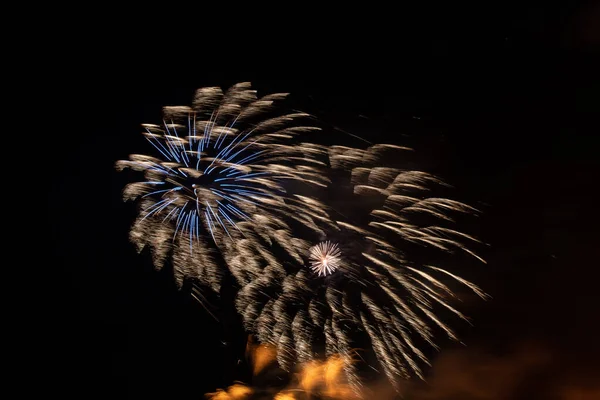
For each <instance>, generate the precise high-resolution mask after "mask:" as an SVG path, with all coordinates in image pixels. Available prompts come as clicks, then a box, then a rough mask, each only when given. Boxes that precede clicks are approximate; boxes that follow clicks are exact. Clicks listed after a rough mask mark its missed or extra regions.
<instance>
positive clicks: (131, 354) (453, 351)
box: [44, 2, 600, 400]
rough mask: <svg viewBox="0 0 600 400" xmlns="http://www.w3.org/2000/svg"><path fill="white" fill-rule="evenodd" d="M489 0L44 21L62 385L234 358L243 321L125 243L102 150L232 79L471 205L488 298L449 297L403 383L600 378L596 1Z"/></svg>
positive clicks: (119, 379)
mask: <svg viewBox="0 0 600 400" xmlns="http://www.w3.org/2000/svg"><path fill="white" fill-rule="evenodd" d="M500 4H501V3H498V4H497V5H495V6H492V5H489V6H486V7H485V8H483V7H479V8H475V9H473V8H467V7H466V6H464V7H462V8H461V7H459V8H451V7H449V6H445V7H443V8H441V9H437V8H436V7H434V6H433V5H431V6H422V7H414V8H404V9H402V8H399V9H398V10H397V11H392V10H387V11H386V10H384V9H377V10H373V9H372V10H364V13H363V10H360V9H356V10H354V11H352V15H351V16H349V15H344V14H343V13H342V12H341V11H340V14H339V15H338V14H318V13H316V12H315V10H310V11H304V12H305V13H306V15H304V13H303V12H298V14H297V13H296V12H295V11H293V10H294V8H291V10H290V11H285V12H284V11H283V9H282V10H280V11H281V14H278V15H279V16H273V17H267V16H266V14H265V15H263V16H262V17H261V18H259V19H252V18H250V17H249V16H247V18H248V19H246V17H244V16H242V15H238V14H236V15H235V16H229V15H228V14H227V11H218V12H217V11H211V12H208V13H205V14H202V15H198V16H197V17H195V16H192V15H189V14H190V13H188V12H186V10H184V9H182V10H180V12H181V16H180V17H178V14H176V13H175V14H173V13H172V11H171V12H170V13H169V15H168V18H167V16H165V18H164V20H162V19H156V18H157V16H155V17H153V18H154V19H153V20H152V21H151V22H150V21H149V20H148V19H147V18H146V17H145V16H144V17H142V16H139V17H135V18H134V17H127V18H129V19H127V20H126V21H123V20H120V19H118V18H116V19H118V21H117V20H115V21H114V22H113V21H112V20H111V19H109V18H107V19H104V20H102V22H100V23H98V22H95V23H93V24H92V23H90V24H91V25H90V24H87V23H86V22H85V21H83V20H82V21H80V22H78V23H76V24H74V25H75V27H74V29H73V30H71V31H70V33H69V34H68V35H67V34H65V35H67V36H65V38H66V37H69V38H71V35H72V36H75V37H76V36H77V32H80V33H81V34H82V35H83V36H84V40H83V41H82V42H81V43H83V44H81V45H77V44H76V43H75V42H71V41H70V40H74V39H70V40H66V39H65V40H64V41H62V45H61V46H59V47H60V49H57V54H63V51H64V55H68V57H66V58H64V60H67V61H65V62H64V68H63V69H62V71H61V73H60V75H56V76H49V77H48V79H50V80H52V81H53V82H52V84H53V85H55V86H56V90H57V92H58V93H59V96H60V105H59V107H58V108H59V110H58V111H57V112H56V116H57V117H58V118H57V119H59V120H60V121H61V123H60V125H61V126H57V127H55V128H52V129H58V130H60V135H48V136H49V137H50V138H52V141H55V142H54V146H57V147H58V148H59V151H58V152H54V153H52V156H51V162H52V163H53V165H54V168H53V171H54V172H53V176H52V185H51V187H50V190H49V191H47V193H48V194H49V198H48V200H47V201H48V203H47V204H48V214H49V225H50V235H49V241H50V247H51V249H50V257H51V259H52V260H51V262H49V264H48V265H53V266H54V267H53V268H54V269H53V273H55V276H54V277H56V278H58V279H57V280H58V282H60V283H59V284H58V285H57V286H55V287H54V290H53V300H52V302H51V307H50V308H51V309H52V310H53V311H52V324H51V325H50V326H51V329H50V331H51V332H52V333H53V335H52V337H53V338H54V337H55V339H53V340H52V344H51V345H49V346H50V347H51V352H52V354H53V357H55V358H56V359H59V360H61V363H60V364H56V365H55V367H54V368H53V370H54V371H56V372H55V373H56V374H57V376H60V378H57V379H56V380H55V382H54V385H56V387H57V389H58V391H59V393H63V394H64V395H65V396H70V395H73V396H74V398H82V399H87V398H96V397H98V398H100V397H102V396H105V398H127V399H154V398H157V399H158V398H161V399H200V398H202V395H203V394H204V393H206V392H209V391H214V390H215V389H216V388H219V387H227V386H228V385H230V384H232V383H233V380H235V379H244V378H245V377H247V371H244V364H243V363H242V364H241V365H239V366H236V363H237V360H238V358H243V352H242V351H243V345H244V343H245V337H244V335H243V333H242V332H241V331H239V329H240V328H239V327H235V326H231V327H224V326H223V324H221V323H219V322H217V321H215V320H214V319H212V317H211V316H210V315H209V314H208V313H207V312H206V311H205V310H204V309H203V308H202V306H200V305H199V304H198V303H196V302H195V301H194V300H193V299H191V297H190V296H189V295H188V294H187V293H185V291H183V292H179V291H178V290H177V288H176V286H175V284H174V282H173V281H172V279H171V277H170V275H169V272H168V271H161V272H156V271H155V270H154V269H153V267H152V265H151V262H150V260H149V258H148V257H145V256H140V255H138V254H137V253H136V252H135V249H134V246H133V245H132V244H131V243H130V242H129V240H128V230H129V227H130V224H131V223H132V221H133V219H134V217H135V208H134V207H133V205H132V204H125V203H123V202H122V201H121V190H122V188H123V186H124V184H125V183H127V180H126V177H125V176H121V175H120V174H118V173H117V172H116V171H115V170H114V163H115V161H117V160H119V159H123V158H126V157H127V156H128V155H129V154H130V153H138V152H143V151H146V150H147V146H146V143H145V141H144V140H143V137H142V135H141V134H140V133H141V127H140V124H141V123H155V122H156V121H159V120H160V118H161V107H162V106H164V105H186V104H189V103H190V101H191V99H192V96H193V93H194V90H195V89H196V88H198V87H202V86H221V87H223V88H226V87H228V86H230V85H231V84H234V83H237V82H240V81H251V82H252V83H253V85H254V87H255V88H256V89H257V90H258V91H259V93H262V94H267V93H272V92H281V91H283V92H290V93H291V95H292V97H291V101H292V102H293V104H295V105H297V106H298V108H301V109H303V110H306V111H308V112H311V113H314V114H315V115H317V116H318V117H319V118H322V119H324V120H325V121H327V122H328V123H329V124H331V125H333V126H336V127H338V128H340V129H343V130H346V131H348V132H352V133H355V134H358V135H361V136H363V137H365V138H366V139H368V140H371V141H379V142H381V141H386V142H390V143H394V144H400V145H406V144H408V145H410V146H413V147H414V148H415V149H416V150H417V152H418V153H419V154H421V155H422V157H423V163H424V165H425V166H426V167H427V168H429V170H430V171H433V172H435V173H436V174H438V175H440V176H442V177H443V178H444V179H445V180H446V181H448V182H449V183H451V184H453V186H455V188H456V189H457V192H458V193H461V195H462V196H463V199H464V200H466V201H467V202H468V203H469V204H472V205H474V206H476V207H478V208H480V209H482V210H483V215H482V216H481V217H479V218H478V220H477V224H475V226H472V227H470V229H471V231H473V230H474V231H475V233H476V234H477V236H478V237H480V238H481V239H482V240H483V241H484V242H486V243H488V244H489V246H488V247H487V248H486V249H485V250H484V252H483V256H484V257H485V258H486V260H487V261H488V264H487V265H485V266H481V267H480V268H479V269H478V270H477V271H472V279H473V280H474V281H475V282H476V283H478V284H479V285H480V286H481V287H482V288H483V289H485V290H486V291H487V292H488V293H489V294H490V295H491V296H492V299H491V300H490V301H487V302H483V301H481V302H472V303H471V302H467V303H466V304H465V305H464V306H465V308H463V309H462V310H464V311H465V312H466V313H467V314H468V315H469V316H470V317H471V318H472V321H473V326H468V325H467V326H463V325H459V326H457V331H458V333H459V334H460V337H461V339H462V341H463V342H464V343H465V345H461V344H457V343H452V342H450V341H445V340H444V339H443V338H440V341H439V344H440V345H441V348H442V351H441V352H440V353H439V355H437V356H435V357H434V359H433V367H432V368H431V369H430V370H429V371H428V383H427V384H409V385H408V388H407V393H406V398H407V399H410V400H412V399H415V400H421V399H432V400H433V399H448V400H450V399H461V400H471V399H477V400H479V399H486V400H496V399H503V400H508V399H557V400H558V399H560V400H563V399H564V400H566V399H568V400H571V399H578V400H579V399H581V400H587V399H592V398H596V399H597V398H600V384H599V383H598V382H600V367H599V365H600V362H598V360H599V357H600V345H599V344H598V337H600V322H599V321H600V318H599V317H598V316H599V315H600V312H599V311H598V308H599V307H600V290H599V285H598V281H599V279H600V268H599V267H600V264H599V263H598V254H599V253H598V246H599V245H600V240H599V239H600V238H599V236H600V235H599V234H598V226H599V225H598V223H597V221H598V218H597V217H598V209H597V207H598V204H600V202H599V201H598V200H599V197H598V185H599V183H600V174H599V172H600V162H599V159H600V157H599V156H598V148H599V147H598V144H599V140H598V134H599V133H600V130H599V128H600V124H599V121H600V119H599V117H600V113H599V110H600V104H599V103H600V101H599V99H600V86H599V85H598V83H599V78H598V76H600V74H599V73H598V71H600V64H599V63H598V52H597V49H598V47H600V42H599V36H600V35H599V30H598V27H599V26H600V13H599V8H598V7H595V8H594V7H592V6H591V5H585V4H577V3H575V2H573V4H570V5H565V6H550V5H547V6H544V7H534V6H527V7H525V6H522V5H515V4H511V3H505V4H504V3H502V5H500ZM232 7H233V6H232ZM294 7H298V8H300V6H299V5H297V4H296V5H294ZM357 7H358V6H357ZM390 7H391V6H390ZM155 11H157V10H155ZM230 12H231V11H230ZM241 14H243V13H241ZM296 14H297V15H296ZM317 14H318V15H319V16H318V17H316V16H315V15H317ZM217 15H219V18H217V17H216V16H217ZM309 15H310V16H309ZM123 18H126V17H123ZM178 18H181V20H178ZM288 18H290V19H291V18H293V19H294V22H291V21H290V22H289V23H286V21H287V19H288ZM97 30H99V31H101V32H102V33H101V34H97V35H92V34H91V33H92V32H96V31H97ZM280 41H281V42H280ZM44 101H48V99H44ZM57 101H58V100H57ZM56 141H59V142H61V143H60V144H57V143H56ZM54 300H56V301H54ZM220 307H225V308H226V307H227V306H226V305H223V306H220V305H219V304H215V305H214V306H213V309H212V311H213V312H216V313H219V312H220V311H222V310H221V308H220ZM578 396H579V397H578ZM586 396H588V397H586ZM594 396H597V397H594Z"/></svg>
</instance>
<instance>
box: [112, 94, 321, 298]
mask: <svg viewBox="0 0 600 400" xmlns="http://www.w3.org/2000/svg"><path fill="white" fill-rule="evenodd" d="M285 96H286V94H271V95H267V96H264V97H262V98H257V96H256V92H255V91H254V90H252V89H251V87H250V84H248V83H241V84H237V85H235V86H233V87H231V88H230V89H229V90H228V91H227V92H225V93H223V91H221V89H220V88H215V87H209V88H202V89H199V90H198V91H197V92H196V95H195V98H194V102H193V105H192V106H191V107H188V106H170V107H164V112H163V114H164V117H163V120H162V123H161V124H158V125H157V124H144V125H143V128H144V132H143V135H144V137H145V138H146V140H147V141H148V143H149V144H150V145H151V146H152V150H153V153H154V154H155V156H148V155H140V154H133V155H131V156H130V159H129V160H121V161H118V162H117V164H116V166H117V169H119V170H122V169H124V168H131V169H133V170H136V171H140V172H142V173H143V174H144V178H145V179H144V180H143V181H141V182H136V183H131V184H129V185H128V186H127V187H126V188H125V190H124V197H125V199H127V200H130V199H136V200H137V201H138V204H139V210H140V214H139V217H138V219H137V220H136V222H135V223H134V225H133V227H132V229H131V233H130V237H131V240H132V241H133V242H134V243H135V244H136V245H137V247H138V250H140V251H141V250H142V249H143V248H144V247H146V246H148V247H150V248H151V250H152V254H153V258H154V263H155V265H156V266H157V267H159V268H160V267H161V266H162V265H163V264H164V263H165V261H166V259H167V258H168V257H169V255H171V261H172V262H173V265H174V270H175V276H176V278H177V281H178V283H179V284H181V283H182V280H183V279H184V278H186V277H190V278H197V279H199V280H200V281H203V282H205V283H208V284H209V285H210V286H211V287H212V288H213V289H217V288H218V286H219V283H220V277H221V276H222V271H221V269H220V268H219V267H218V265H217V262H216V261H215V257H217V255H218V254H219V253H223V252H225V251H227V249H229V248H231V243H227V242H228V241H231V240H234V239H235V240H248V238H251V237H253V236H255V235H259V236H260V237H262V238H266V239H267V240H269V238H270V237H274V239H275V240H277V241H280V242H282V245H284V246H289V244H288V243H283V241H285V240H287V239H288V238H291V237H292V235H291V232H290V230H289V227H288V225H287V223H286V222H285V220H289V219H290V217H289V216H292V218H291V219H295V220H297V221H299V222H300V223H301V224H303V225H304V226H306V227H313V228H316V224H315V222H314V217H316V218H320V219H323V218H326V217H325V216H324V215H323V213H322V212H321V210H320V209H319V207H318V204H316V203H315V202H312V201H310V199H309V198H308V197H305V196H294V194H295V192H294V189H295V188H296V187H298V186H299V185H304V186H325V185H326V184H327V180H326V179H325V178H324V175H323V174H322V173H319V169H320V168H321V167H322V166H324V165H325V164H324V162H323V161H319V158H326V150H325V149H324V148H322V147H321V146H318V145H313V144H309V143H303V142H301V141H300V138H301V137H302V136H303V135H305V134H310V133H312V132H315V131H317V130H319V129H318V128H316V127H314V126H308V125H304V124H302V123H300V121H301V120H302V119H307V117H308V115H307V114H303V113H288V114H276V115H272V114H273V113H272V111H273V105H274V102H276V101H278V100H281V99H283V98H284V97H285ZM230 258H231V257H230Z"/></svg>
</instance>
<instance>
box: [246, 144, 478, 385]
mask: <svg viewBox="0 0 600 400" xmlns="http://www.w3.org/2000/svg"><path fill="white" fill-rule="evenodd" d="M409 150H410V149H406V148H402V147H398V146H393V145H374V146H371V147H369V148H367V149H364V150H363V149H353V148H348V147H340V146H334V147H331V148H330V149H329V163H330V172H331V175H332V184H331V186H330V188H331V191H330V192H329V193H328V199H329V200H330V201H329V204H332V206H331V207H332V208H335V212H336V215H337V216H338V218H335V227H334V228H328V229H323V230H322V231H320V234H318V235H313V237H312V239H311V238H310V237H311V235H310V234H312V233H314V232H310V234H307V235H305V236H304V239H306V240H299V239H296V240H292V241H290V243H291V244H292V245H293V246H295V250H296V251H297V252H298V253H301V252H302V251H305V249H309V250H308V253H307V254H309V262H310V263H311V264H312V267H311V268H312V271H310V270H308V269H307V268H306V264H307V262H306V261H305V260H295V259H294V258H291V257H288V255H289V254H293V252H292V251H289V250H288V251H286V252H285V253H281V254H278V256H277V257H276V258H275V259H274V260H268V259H266V258H263V256H262V255H261V254H260V253H259V252H251V253H252V254H253V260H254V262H255V263H256V264H257V265H260V266H261V267H259V268H257V273H256V274H254V273H250V274H247V275H246V277H245V279H246V280H245V281H244V282H243V285H242V288H241V290H240V292H239V294H238V298H237V306H238V310H239V312H240V313H241V314H242V316H243V317H244V322H245V324H246V327H247V328H248V329H249V330H250V331H253V332H256V334H257V337H258V338H259V340H260V341H261V342H263V343H270V344H273V345H274V346H276V347H277V349H278V351H277V357H278V362H279V364H280V365H281V366H282V367H283V368H284V369H286V370H290V369H291V368H292V367H293V365H295V364H296V363H298V362H308V361H310V360H313V359H318V358H321V357H329V356H332V355H334V354H340V355H342V356H343V359H346V360H350V359H351V356H350V355H352V354H354V352H355V350H356V348H362V349H365V351H366V353H367V354H365V356H364V359H365V360H367V362H368V363H369V364H372V365H373V366H374V367H375V368H377V369H378V370H379V371H381V372H382V373H384V374H385V375H386V376H387V377H388V379H389V381H390V382H391V383H392V384H393V385H394V386H395V387H396V388H399V382H400V379H403V378H409V377H411V376H413V375H416V376H418V377H423V374H422V369H421V368H422V365H423V364H427V363H428V361H427V357H426V355H425V353H424V352H423V350H422V349H421V343H420V342H422V343H423V344H425V343H428V344H429V345H431V346H433V347H435V348H437V347H436V344H435V340H434V339H435V335H436V333H437V332H444V333H445V334H446V335H448V336H449V337H450V338H452V339H455V340H457V339H458V338H457V337H456V335H455V334H454V332H453V330H452V329H451V327H450V326H449V325H448V324H447V323H446V322H445V321H444V318H442V317H441V315H443V314H444V313H449V314H453V315H455V316H458V317H459V318H462V319H466V317H465V316H464V315H463V314H462V313H461V312H460V311H459V310H458V309H456V308H455V307H454V305H453V304H452V303H453V299H455V297H456V294H455V291H456V289H457V286H456V285H455V283H458V285H463V286H464V287H466V288H467V289H469V290H471V291H474V292H475V293H476V294H477V295H479V296H481V297H485V296H486V295H485V294H484V293H483V292H482V291H481V290H480V289H479V288H478V287H477V286H475V285H474V284H472V283H471V282H469V281H467V280H465V279H463V278H461V277H459V276H457V275H456V274H454V273H452V272H450V271H449V270H448V269H446V268H444V266H443V265H444V263H445V262H446V261H447V260H448V259H449V256H450V255H454V257H450V259H452V258H455V259H457V260H461V261H464V260H462V258H460V257H459V256H460V254H464V255H465V256H467V257H472V258H473V259H474V260H476V261H477V262H482V261H483V260H482V259H481V258H480V257H479V256H477V255H476V254H475V252H474V251H473V250H471V248H470V247H472V246H474V245H476V243H478V242H477V241H476V240H475V239H474V238H472V237H471V236H469V235H467V234H464V233H462V232H459V231H457V230H456V229H452V228H451V226H452V225H453V218H454V217H456V216H458V215H461V214H474V213H476V210H475V209H473V208H472V207H469V206H467V205H465V204H463V203H461V202H458V201H455V200H451V199H448V198H442V197H438V196H435V195H434V193H435V192H436V191H435V189H436V188H438V189H440V188H441V187H445V186H446V185H444V184H443V183H442V182H441V181H440V180H439V179H437V178H435V177H434V176H432V175H429V174H427V173H425V172H422V171H414V170H406V169H403V168H400V167H397V168H396V167H391V166H389V165H390V164H392V165H393V161H390V160H401V159H402V157H398V156H399V155H402V153H403V152H406V151H409ZM390 155H391V157H390ZM381 164H383V165H381ZM336 199H337V201H336ZM332 215H333V213H332ZM329 239H331V241H330V240H329ZM469 242H470V243H471V245H469ZM308 243H317V244H316V245H313V246H310V245H309V244H308ZM332 243H338V244H332ZM240 251H241V252H244V251H248V252H249V253H248V254H247V257H248V258H250V257H251V255H250V250H249V249H240ZM342 255H343V256H342ZM341 257H343V262H341ZM333 270H335V273H333V274H331V272H333ZM315 272H316V273H315ZM324 275H328V276H327V277H326V279H325V277H324ZM369 354H371V355H372V356H371V355H369ZM344 369H345V372H346V374H347V376H348V379H349V381H350V383H351V384H352V385H353V386H354V387H355V388H356V390H357V391H360V387H361V385H362V383H361V382H362V381H363V378H361V377H360V373H359V371H358V370H357V368H356V364H353V363H350V362H347V363H346V364H345V365H344Z"/></svg>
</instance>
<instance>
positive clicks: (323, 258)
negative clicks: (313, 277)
mask: <svg viewBox="0 0 600 400" xmlns="http://www.w3.org/2000/svg"><path fill="white" fill-rule="evenodd" d="M341 255H342V252H341V251H340V249H339V248H338V245H337V244H335V243H331V242H330V241H329V240H328V241H325V242H321V243H319V244H317V245H316V246H313V247H311V248H310V264H311V267H310V268H311V269H312V270H313V272H315V273H316V274H317V275H318V276H325V275H329V274H332V273H333V272H334V271H335V270H336V269H338V268H339V266H340V263H341V262H342V259H341Z"/></svg>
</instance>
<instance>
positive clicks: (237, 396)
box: [205, 383, 253, 400]
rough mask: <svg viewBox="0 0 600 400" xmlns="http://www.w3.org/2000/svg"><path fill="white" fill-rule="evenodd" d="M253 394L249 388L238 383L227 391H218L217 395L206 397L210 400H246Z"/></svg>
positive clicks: (210, 394)
mask: <svg viewBox="0 0 600 400" xmlns="http://www.w3.org/2000/svg"><path fill="white" fill-rule="evenodd" d="M252 393H253V391H252V389H250V388H249V387H248V386H245V385H242V384H239V383H236V384H234V385H231V386H229V388H228V389H227V391H224V390H223V389H219V390H217V391H216V392H215V393H207V394H206V395H205V397H206V398H207V399H210V400H244V399H247V398H248V397H249V396H250V395H251V394H252Z"/></svg>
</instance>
